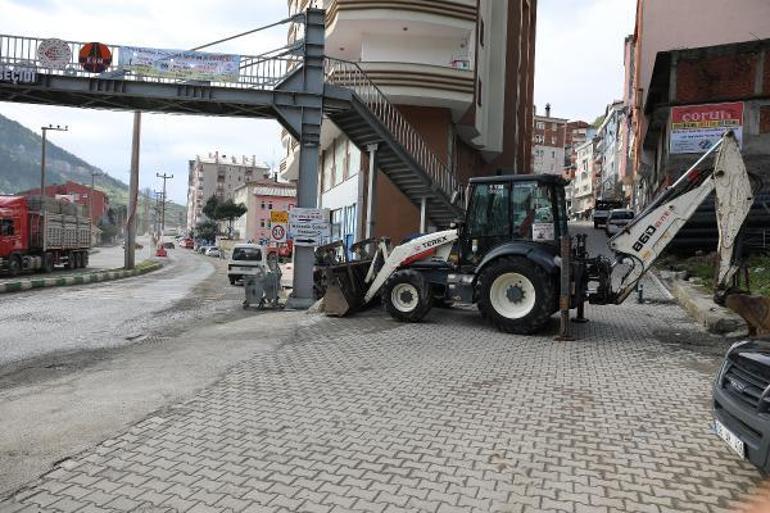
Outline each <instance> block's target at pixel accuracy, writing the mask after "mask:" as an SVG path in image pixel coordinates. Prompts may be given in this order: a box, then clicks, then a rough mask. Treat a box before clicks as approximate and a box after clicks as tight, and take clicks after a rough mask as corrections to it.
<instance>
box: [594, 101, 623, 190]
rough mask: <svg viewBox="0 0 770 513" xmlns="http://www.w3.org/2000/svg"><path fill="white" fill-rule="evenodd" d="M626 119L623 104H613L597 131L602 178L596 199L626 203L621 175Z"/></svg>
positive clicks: (597, 149) (597, 146) (597, 148)
mask: <svg viewBox="0 0 770 513" xmlns="http://www.w3.org/2000/svg"><path fill="white" fill-rule="evenodd" d="M625 118H626V111H625V108H624V105H623V102H622V101H616V102H613V103H611V104H610V105H608V106H607V109H606V111H605V114H604V120H603V121H602V124H601V125H600V126H599V128H598V129H597V131H596V139H597V144H596V151H597V153H598V157H597V158H598V159H599V162H598V165H599V166H600V177H599V181H598V184H597V187H596V190H595V191H594V196H595V197H596V199H608V200H610V199H611V200H622V201H625V197H624V195H623V184H622V181H621V174H620V167H621V161H622V160H623V159H624V156H623V148H622V144H621V127H622V125H623V123H624V122H625Z"/></svg>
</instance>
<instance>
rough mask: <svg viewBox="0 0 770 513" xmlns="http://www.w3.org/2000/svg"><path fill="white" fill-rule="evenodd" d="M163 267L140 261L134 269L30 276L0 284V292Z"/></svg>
mask: <svg viewBox="0 0 770 513" xmlns="http://www.w3.org/2000/svg"><path fill="white" fill-rule="evenodd" d="M161 267H163V264H162V263H161V262H156V261H147V260H145V261H144V262H141V263H140V264H139V265H138V266H137V267H136V268H135V269H132V270H130V271H128V270H125V269H115V270H112V271H94V272H90V273H82V274H77V275H75V276H62V277H59V278H32V279H26V280H19V281H12V282H8V283H3V284H0V294H3V293H8V292H21V291H23V290H32V289H44V288H49V287H67V286H70V285H84V284H87V283H99V282H103V281H113V280H120V279H122V278H130V277H132V276H139V275H141V274H146V273H149V272H152V271H157V270H158V269H160V268H161Z"/></svg>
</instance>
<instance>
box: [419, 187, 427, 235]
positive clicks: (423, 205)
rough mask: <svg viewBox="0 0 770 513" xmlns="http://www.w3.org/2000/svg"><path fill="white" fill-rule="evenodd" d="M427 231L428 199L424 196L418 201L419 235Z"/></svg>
mask: <svg viewBox="0 0 770 513" xmlns="http://www.w3.org/2000/svg"><path fill="white" fill-rule="evenodd" d="M427 231H428V198H426V197H425V196H423V197H422V199H421V200H420V233H427Z"/></svg>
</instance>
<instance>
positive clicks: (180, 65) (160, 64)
mask: <svg viewBox="0 0 770 513" xmlns="http://www.w3.org/2000/svg"><path fill="white" fill-rule="evenodd" d="M240 62H241V58H240V56H238V55H230V54H224V53H208V52H193V51H189V50H162V49H158V48H140V47H136V46H121V47H120V53H119V57H118V66H119V67H120V68H121V69H124V70H128V71H131V72H132V73H134V74H136V75H141V76H145V77H158V78H174V79H181V80H201V81H205V82H237V81H238V75H239V74H240Z"/></svg>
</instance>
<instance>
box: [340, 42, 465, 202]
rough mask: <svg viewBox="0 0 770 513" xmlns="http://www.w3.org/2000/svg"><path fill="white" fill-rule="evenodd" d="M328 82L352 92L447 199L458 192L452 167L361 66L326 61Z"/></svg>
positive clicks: (347, 62)
mask: <svg viewBox="0 0 770 513" xmlns="http://www.w3.org/2000/svg"><path fill="white" fill-rule="evenodd" d="M326 81H327V82H328V83H330V84H333V85H337V86H340V87H345V88H348V89H352V90H353V91H354V92H355V93H356V95H357V96H358V97H359V98H360V99H361V100H362V101H363V102H364V103H365V104H366V106H367V107H368V108H369V110H370V111H371V112H372V113H373V114H374V115H375V116H376V117H377V119H379V120H380V122H382V124H383V125H385V127H386V128H387V129H388V131H389V132H390V133H391V134H392V135H393V137H394V139H395V140H396V141H397V142H398V143H399V144H400V145H401V146H402V148H403V149H404V150H406V152H407V153H408V154H409V155H410V156H411V157H412V158H413V159H414V160H415V162H416V163H417V164H418V165H419V166H420V167H421V168H422V169H423V170H425V172H426V173H427V174H428V176H429V177H430V179H431V180H432V181H433V183H435V184H436V185H437V186H438V188H439V189H441V191H442V192H443V193H444V194H445V195H446V196H447V199H450V198H451V197H452V194H453V193H454V192H455V191H457V178H456V177H455V176H454V174H453V173H452V171H451V170H450V169H449V166H447V164H445V163H444V162H443V161H442V160H441V159H439V158H438V157H437V156H436V154H435V153H433V150H431V149H430V147H429V146H428V144H427V143H426V142H425V139H423V137H422V136H421V135H420V133H419V132H418V131H417V130H416V129H415V128H414V126H412V124H411V123H409V121H408V120H407V119H406V117H404V115H403V114H401V112H399V110H398V109H397V108H396V107H395V105H393V104H392V103H391V102H390V100H388V98H387V96H385V94H384V93H383V92H382V91H381V90H380V88H379V87H377V85H376V84H375V83H374V82H372V80H371V79H370V78H369V77H368V75H367V74H366V72H365V71H364V70H363V69H361V67H360V66H359V65H358V64H356V63H354V62H349V61H343V60H339V59H333V58H330V57H327V58H326Z"/></svg>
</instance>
